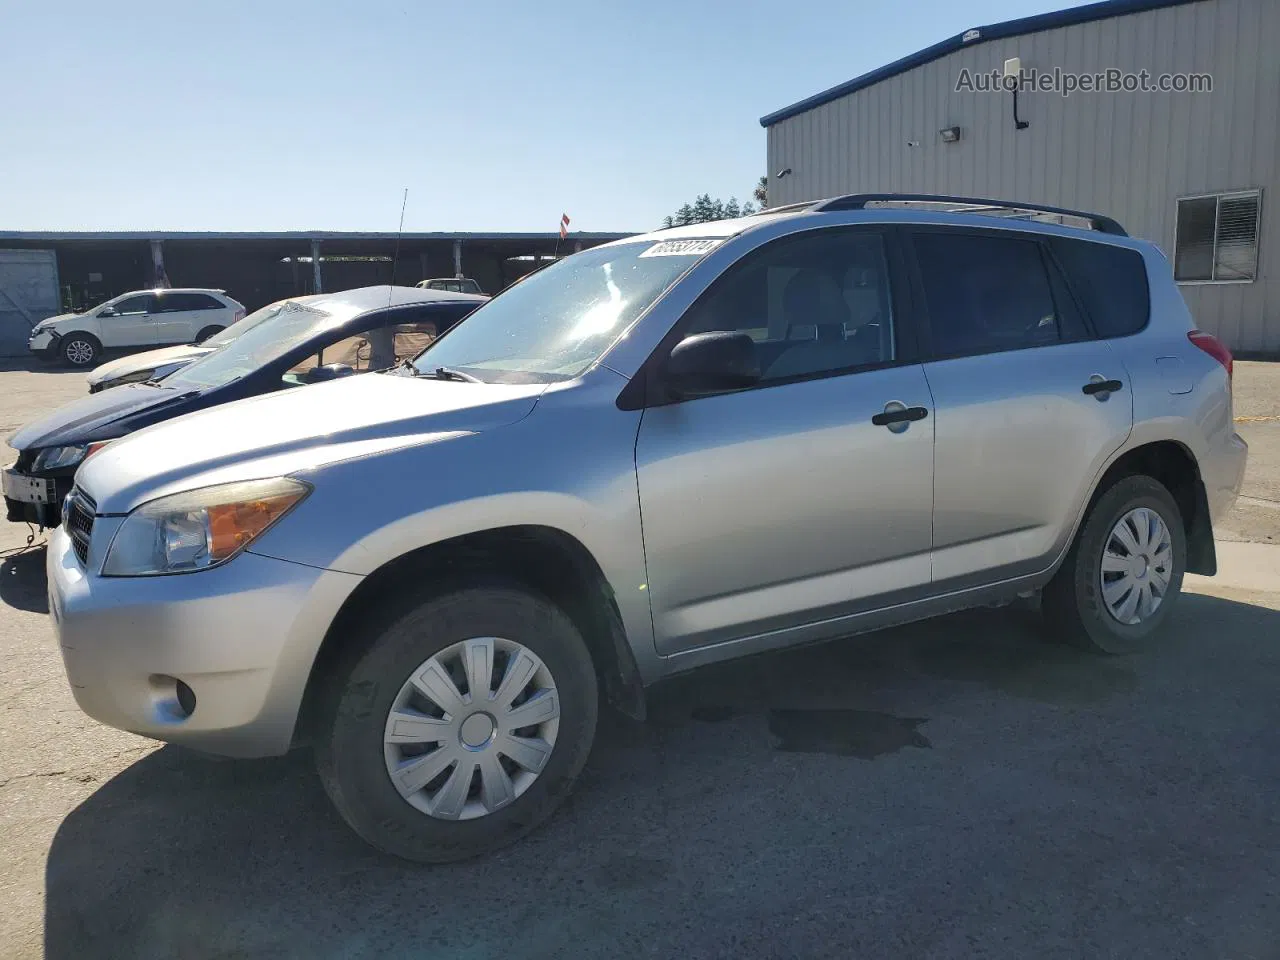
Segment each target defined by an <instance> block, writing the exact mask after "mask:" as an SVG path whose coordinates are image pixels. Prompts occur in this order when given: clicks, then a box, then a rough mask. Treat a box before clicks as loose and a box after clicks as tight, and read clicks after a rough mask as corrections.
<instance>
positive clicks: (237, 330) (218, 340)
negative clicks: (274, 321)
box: [201, 300, 289, 349]
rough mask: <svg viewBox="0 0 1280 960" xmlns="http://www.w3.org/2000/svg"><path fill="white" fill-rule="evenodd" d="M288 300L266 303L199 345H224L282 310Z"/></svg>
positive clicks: (215, 347)
mask: <svg viewBox="0 0 1280 960" xmlns="http://www.w3.org/2000/svg"><path fill="white" fill-rule="evenodd" d="M288 302H289V301H288V300H279V301H277V302H276V303H270V304H267V306H265V307H263V308H262V309H261V310H255V311H253V313H251V314H249V315H248V316H247V317H245V318H244V319H243V320H238V321H236V322H235V323H233V324H232V325H231V326H229V327H227V328H226V329H225V330H223V331H221V332H220V333H215V334H214V335H213V336H212V337H210V338H209V339H208V340H206V341H204V343H203V344H201V346H205V347H213V348H214V349H217V348H218V347H225V346H226V345H227V344H228V343H230V342H231V341H232V340H234V339H235V338H236V337H238V336H240V335H241V334H242V333H248V332H249V331H250V330H252V329H253V328H254V327H256V326H257V325H258V324H260V323H262V321H264V320H270V319H271V318H272V317H274V316H275V315H276V314H277V313H279V312H280V311H281V310H283V309H284V307H285V304H287V303H288Z"/></svg>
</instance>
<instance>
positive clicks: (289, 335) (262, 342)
mask: <svg viewBox="0 0 1280 960" xmlns="http://www.w3.org/2000/svg"><path fill="white" fill-rule="evenodd" d="M264 309H267V310H275V312H274V313H273V314H272V315H270V316H268V317H264V318H263V319H262V320H261V321H259V322H258V323H256V324H255V325H254V327H253V329H251V330H247V331H245V332H244V333H242V334H241V335H240V336H238V337H236V338H235V339H234V340H232V341H231V343H229V344H227V345H225V346H224V347H222V349H220V350H214V351H213V352H212V353H207V354H205V355H204V356H203V357H201V358H200V359H199V360H196V361H195V362H194V363H190V364H188V365H187V366H185V367H183V368H182V369H181V370H179V371H178V372H177V373H174V374H170V375H169V376H168V377H165V379H164V385H165V386H166V387H172V388H173V389H175V390H209V389H212V388H214V387H223V386H226V385H227V384H228V383H231V382H232V381H233V380H239V379H240V378H241V377H243V376H246V375H248V374H250V373H253V372H254V371H255V370H259V369H261V368H262V367H264V366H266V365H267V364H268V363H270V362H271V361H273V360H279V359H280V358H281V357H283V356H284V355H285V354H286V353H288V352H289V351H290V350H292V349H293V348H294V347H296V346H297V345H298V344H300V343H302V342H303V341H304V340H308V339H310V338H311V337H312V336H314V335H315V334H316V333H318V332H320V331H321V330H323V329H325V328H326V327H331V326H334V325H335V324H338V323H342V322H345V321H346V320H347V318H348V317H349V316H350V315H351V312H350V311H349V312H348V313H346V314H343V315H342V316H336V315H335V314H332V313H327V312H325V311H324V310H318V309H316V308H315V307H308V306H304V305H303V304H301V303H298V302H296V301H294V300H286V301H284V302H283V303H280V304H275V305H273V306H272V307H266V308H264ZM245 319H246V320H248V319H249V318H248V317H246V318H245Z"/></svg>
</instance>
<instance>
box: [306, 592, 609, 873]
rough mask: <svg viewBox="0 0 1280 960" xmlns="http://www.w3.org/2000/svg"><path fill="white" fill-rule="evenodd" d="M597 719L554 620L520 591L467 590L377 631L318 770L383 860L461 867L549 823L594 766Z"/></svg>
mask: <svg viewBox="0 0 1280 960" xmlns="http://www.w3.org/2000/svg"><path fill="white" fill-rule="evenodd" d="M596 710H597V690H596V676H595V671H594V669H593V667H592V663H591V657H590V655H589V654H588V652H587V648H586V644H585V643H584V642H583V640H582V637H581V635H580V634H579V633H578V631H577V629H576V628H575V627H574V625H573V623H572V621H570V620H569V618H568V617H567V616H565V614H564V613H563V612H562V611H561V610H560V609H559V608H558V607H556V606H555V605H554V604H552V603H550V602H549V601H548V600H546V599H545V598H543V597H540V596H538V595H536V594H533V593H531V592H527V591H525V590H523V589H520V588H516V587H475V588H466V589H460V590H456V591H453V592H450V593H446V594H443V595H440V596H437V597H435V598H431V599H428V600H426V601H425V602H423V603H421V604H420V605H419V606H418V607H416V608H415V609H413V610H411V611H410V612H409V613H407V614H405V615H404V616H403V617H401V618H400V619H399V620H397V621H396V622H394V623H392V624H391V626H389V627H388V628H386V629H385V630H383V631H381V633H380V634H379V635H378V636H377V637H376V638H375V639H374V640H373V642H372V645H371V646H370V647H369V648H368V650H367V652H365V653H364V655H363V656H361V657H360V658H359V659H358V660H357V661H356V662H355V664H354V666H352V667H351V668H350V670H349V672H347V673H346V675H345V677H342V678H340V679H339V682H338V684H337V685H336V686H335V689H334V691H333V693H332V694H331V695H330V698H329V703H328V707H327V710H326V718H325V722H324V726H323V728H322V730H321V733H320V737H319V741H318V743H317V745H316V761H317V767H318V769H319V772H320V778H321V780H322V782H323V783H324V786H325V790H326V791H327V792H328V794H329V797H330V799H331V800H332V801H333V803H334V805H335V806H336V807H337V809H338V811H339V813H341V814H342V816H343V818H344V819H345V820H346V821H347V823H348V824H349V825H350V826H351V827H352V828H353V829H354V830H355V831H356V833H358V834H359V835H360V836H361V837H363V838H364V839H365V840H367V841H368V842H369V843H371V844H373V845H374V846H375V847H378V848H380V849H382V850H384V851H386V852H387V853H391V854H395V855H396V856H398V857H403V858H405V859H407V860H416V861H419V862H424V863H445V862H449V861H452V860H462V859H466V858H468V857H473V856H477V855H479V854H483V853H487V852H489V851H491V850H496V849H498V848H499V847H503V846H506V845H507V844H509V843H512V842H514V841H516V840H517V839H519V838H520V837H522V836H524V835H525V834H526V833H528V832H529V831H530V830H532V829H534V827H536V826H538V825H539V824H540V823H542V822H543V821H544V820H546V819H547V817H549V816H550V815H551V813H552V812H553V811H554V810H555V809H556V807H557V806H558V805H559V804H560V802H561V801H562V800H563V799H564V798H565V797H566V796H567V795H568V793H569V792H570V790H571V789H572V787H573V784H574V781H575V779H576V777H577V775H578V773H579V771H580V770H581V769H582V765H583V764H584V763H585V762H586V759H587V754H588V752H589V751H590V749H591V742H592V739H593V738H594V736H595V726H596Z"/></svg>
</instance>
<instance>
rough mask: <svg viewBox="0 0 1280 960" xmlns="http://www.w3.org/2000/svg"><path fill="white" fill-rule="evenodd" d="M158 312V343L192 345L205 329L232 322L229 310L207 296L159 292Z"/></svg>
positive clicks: (154, 322) (153, 318)
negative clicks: (228, 314)
mask: <svg viewBox="0 0 1280 960" xmlns="http://www.w3.org/2000/svg"><path fill="white" fill-rule="evenodd" d="M155 310H156V312H155V313H154V314H153V315H152V316H151V323H152V326H153V328H154V329H155V341H154V342H156V343H192V342H194V341H195V339H196V337H197V336H198V335H199V334H200V332H201V331H202V330H206V329H208V328H209V327H225V326H226V325H227V322H228V317H227V315H226V307H225V306H224V305H223V304H221V303H219V302H218V301H217V300H215V299H214V298H213V297H211V296H209V295H208V294H207V293H171V292H162V293H158V294H156V307H155Z"/></svg>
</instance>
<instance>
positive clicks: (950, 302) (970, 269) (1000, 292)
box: [912, 232, 1063, 357]
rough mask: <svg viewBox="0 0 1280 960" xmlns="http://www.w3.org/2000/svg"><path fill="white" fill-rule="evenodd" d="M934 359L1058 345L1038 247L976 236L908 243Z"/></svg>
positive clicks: (941, 235) (936, 236)
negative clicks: (913, 255)
mask: <svg viewBox="0 0 1280 960" xmlns="http://www.w3.org/2000/svg"><path fill="white" fill-rule="evenodd" d="M912 244H913V246H914V247H915V252H916V260H917V262H918V264H919V267H920V279H921V283H922V285H923V287H924V297H925V306H926V308H927V310H928V314H929V331H930V334H931V336H932V340H933V353H934V355H935V356H939V357H955V356H965V355H969V354H977V353H1000V352H1002V351H1005V350H1020V349H1023V348H1025V347H1037V346H1045V345H1047V344H1051V343H1057V342H1058V341H1060V340H1061V339H1063V337H1062V332H1061V326H1060V324H1059V321H1058V313H1057V310H1056V309H1055V307H1054V300H1053V294H1052V291H1051V289H1050V286H1049V275H1048V273H1047V272H1046V270H1045V263H1044V258H1043V257H1042V256H1041V253H1040V245H1039V243H1037V242H1036V241H1035V240H1024V239H1021V238H1018V237H1011V236H999V235H989V236H987V235H978V234H975V233H945V232H937V233H934V232H930V233H919V234H916V235H915V236H914V237H913V238H912Z"/></svg>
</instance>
